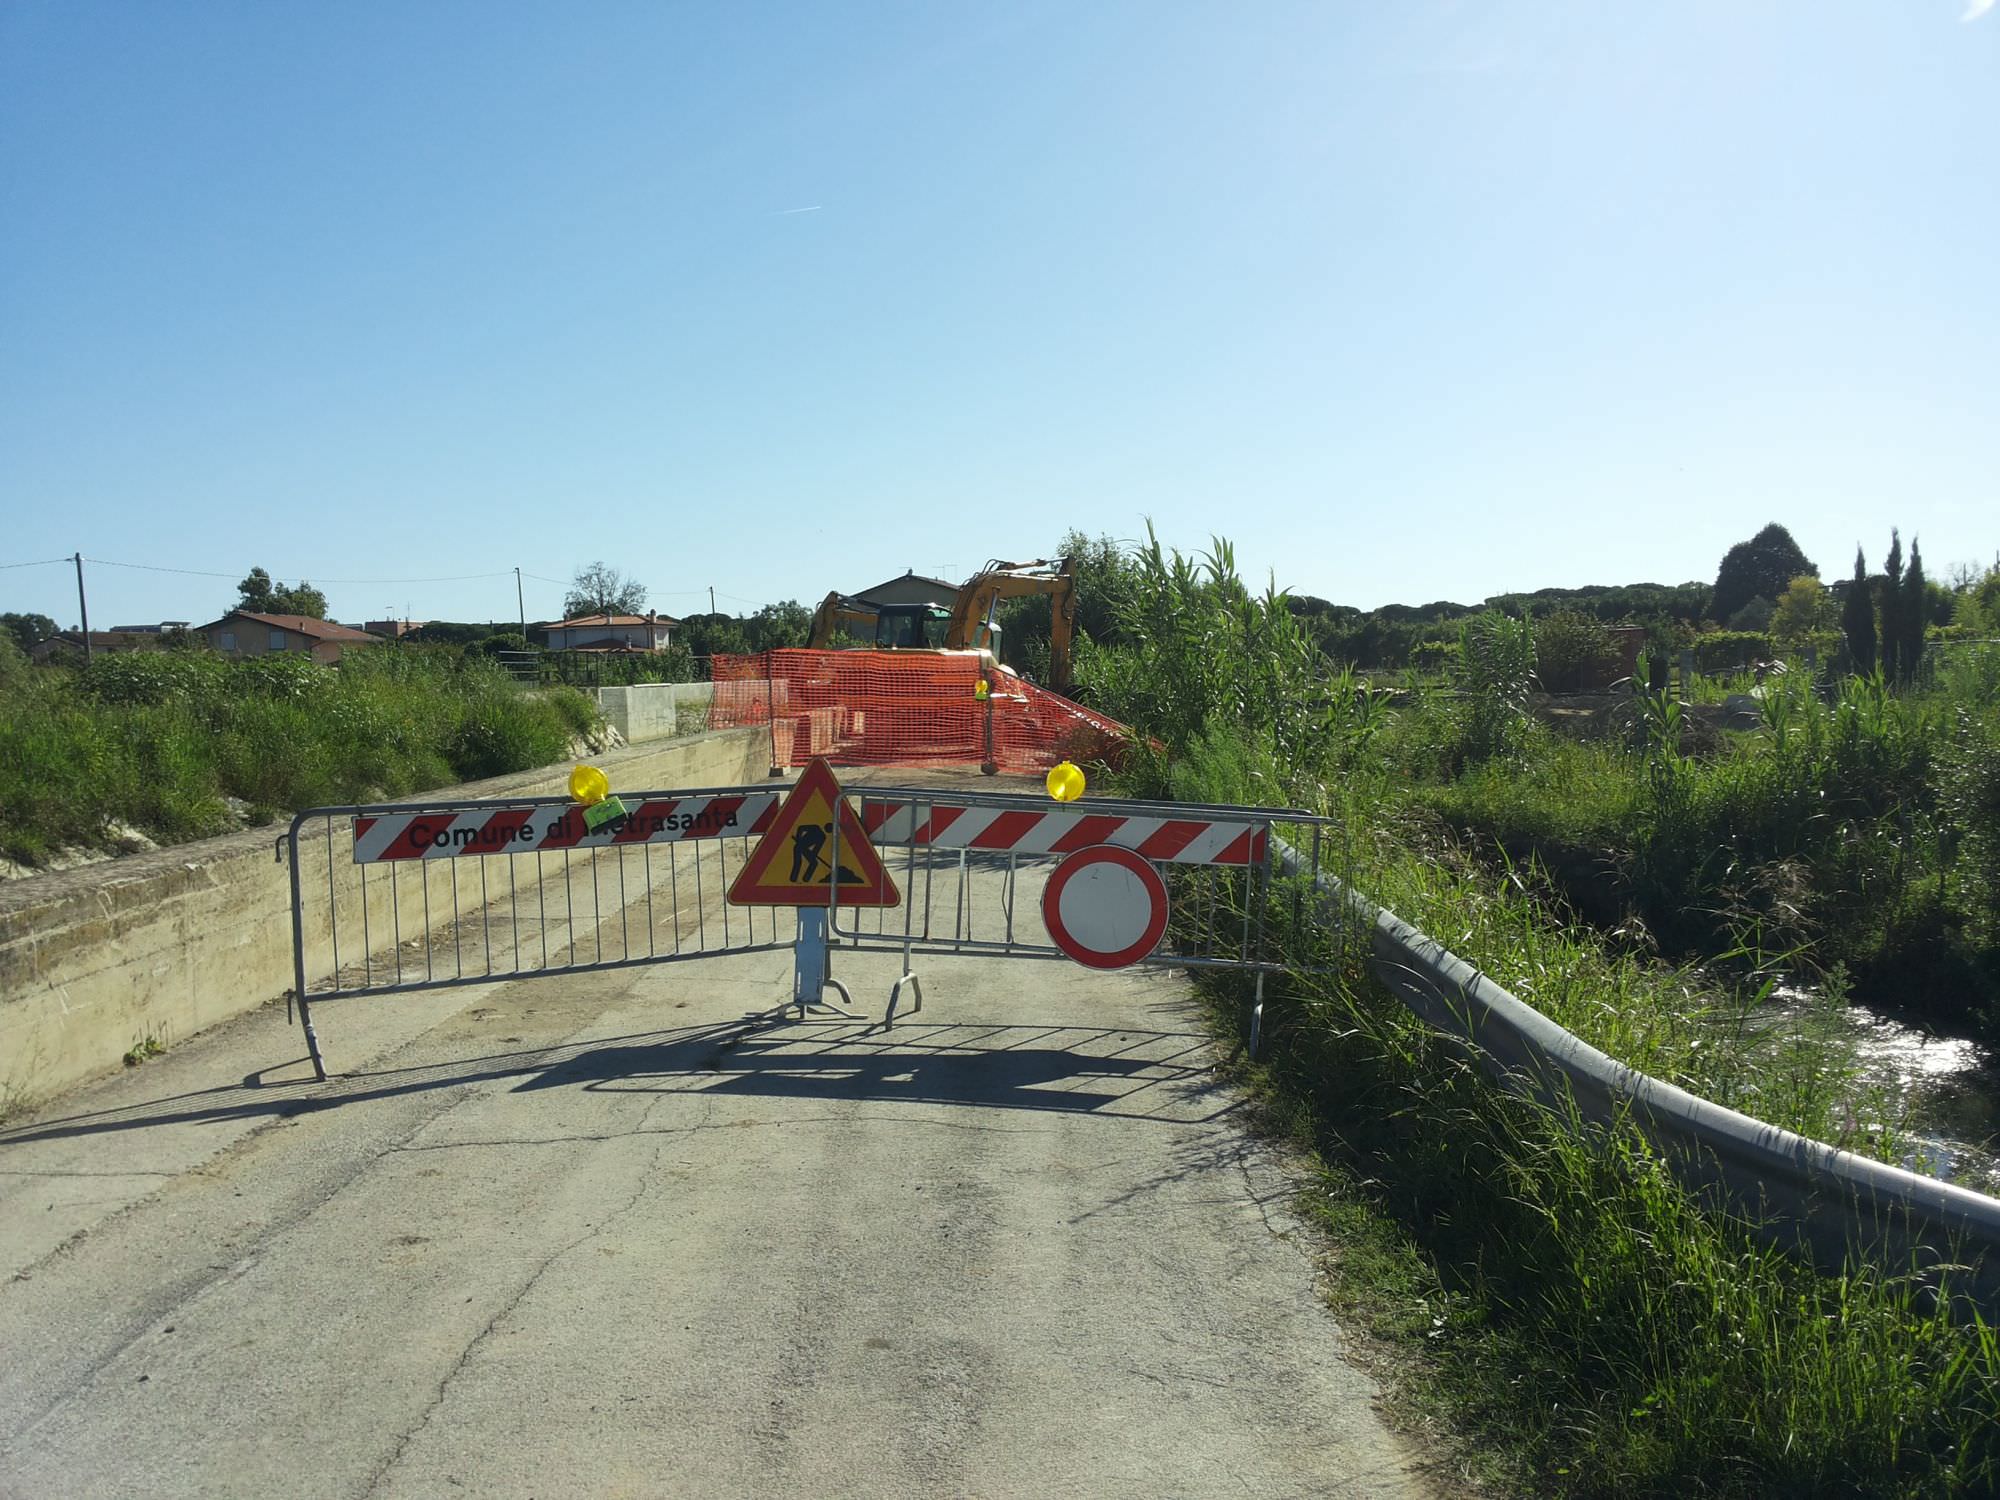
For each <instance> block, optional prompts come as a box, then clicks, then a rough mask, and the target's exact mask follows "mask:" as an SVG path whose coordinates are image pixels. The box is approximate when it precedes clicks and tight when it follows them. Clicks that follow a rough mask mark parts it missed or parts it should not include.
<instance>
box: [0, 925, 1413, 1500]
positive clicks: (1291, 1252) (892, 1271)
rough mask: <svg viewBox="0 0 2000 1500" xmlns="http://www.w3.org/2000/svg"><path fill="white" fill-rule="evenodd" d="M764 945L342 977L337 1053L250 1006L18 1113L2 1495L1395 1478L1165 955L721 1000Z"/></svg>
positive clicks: (988, 966) (1275, 1484)
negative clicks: (890, 1002) (475, 979)
mask: <svg viewBox="0 0 2000 1500" xmlns="http://www.w3.org/2000/svg"><path fill="white" fill-rule="evenodd" d="M837 972H838V973H839V974H840V975H841V976H842V977H843V978H844V979H845V980H846V981H847V982H848V983H849V985H850V986H851V987H852V989H853V991H854V993H855V997H856V1000H857V1002H858V1003H860V1004H862V1005H863V1006H865V1007H866V1008H868V1009H870V1010H872V1011H873V1012H874V1013H875V1014H876V1015H879V1014H880V1012H881V1008H882V1002H883V1000H884V999H885V997H886V994H887V990H888V986H889V984H890V982H891V980H892V979H893V978H894V977H895V974H896V973H897V972H898V965H897V963H896V961H895V960H894V959H893V958H891V957H888V956H881V955H842V956H841V957H840V958H839V960H838V962H837ZM789 974H790V958H789V955H788V954H783V953H766V954H759V955H751V956H744V957H737V958H725V959H704V960H701V961H699V962H696V963H691V964H679V965H670V966H662V967H658V968H643V969H632V970H621V971H616V972H612V973H600V974H597V975H588V976H573V977H565V978H546V979H536V980H529V981H519V982H515V983H512V984H507V985H488V986H481V987H476V988H469V989H462V990H454V991H446V992H433V993H430V994H424V995H412V996H397V997H390V998H382V999H363V1000H352V1001H344V1002H340V1003H338V1004H336V1005H329V1006H324V1007H322V1008H321V1009H320V1011H319V1012H318V1015H319V1019H320V1021H321V1026H322V1034H323V1035H324V1036H325V1037H326V1038H327V1040H328V1043H329V1046H330V1047H331V1048H332V1049H333V1051H334V1055H335V1057H336V1059H337V1060H338V1061H339V1062H340V1063H341V1064H342V1065H343V1066H345V1067H346V1068H348V1070H349V1071H348V1072H347V1073H345V1074H344V1075H343V1076H342V1077H341V1078H339V1079H338V1080H336V1081H334V1082H332V1083H330V1084H327V1085H317V1084H314V1083H312V1082H311V1081H310V1075H309V1073H307V1071H306V1070H305V1069H304V1067H303V1066H302V1065H301V1064H300V1063H299V1062H297V1061H295V1059H296V1058H297V1057H298V1054H299V1052H300V1051H301V1048H300V1047H299V1044H298V1040H297V1037H298V1034H297V1032H296V1030H293V1029H289V1028H288V1027H287V1024H286V1018H285V1013H284V1010H283V1008H282V1007H281V1006H279V1007H270V1008H266V1009H265V1010H262V1011H259V1012H256V1013H254V1014H252V1015H249V1016H246V1017H244V1018H243V1019H242V1020H240V1021H238V1022H235V1023H232V1024H230V1025H228V1026H224V1027H221V1028H218V1029H217V1030H215V1031H213V1032H210V1033H208V1034H206V1035H204V1036H202V1037H199V1038H196V1039H194V1040H193V1041H191V1042H189V1043H187V1044H185V1045H183V1046H181V1047H178V1048H175V1049H174V1050H172V1051H170V1052H169V1053H167V1054H166V1055H165V1056H163V1057H160V1058H157V1059H155V1060H153V1061H150V1062H148V1063H146V1064H145V1065H143V1066H141V1067H139V1068H135V1069H133V1070H131V1071H129V1072H128V1073H126V1074H124V1075H121V1076H119V1077H117V1078H114V1079H110V1080H107V1081H106V1082H105V1083H103V1084H101V1085H98V1086H95V1087H92V1088H90V1089H86V1090H83V1091H81V1092H79V1093H78V1094H75V1095H72V1096H70V1097H68V1098H66V1099H63V1100H61V1101H58V1102H57V1103H56V1104H55V1105H54V1106H52V1107H50V1108H47V1109H45V1110H43V1111H41V1112H40V1113H39V1114H37V1115H35V1116H33V1117H30V1118H26V1119H17V1120H14V1121H10V1122H9V1123H8V1125H7V1127H6V1128H5V1129H0V1266H4V1270H5V1273H6V1279H5V1281H4V1282H0V1350H4V1351H5V1357H4V1359H0V1494H4V1495H6V1496H9V1497H36V1500H39V1497H58V1496H60V1497H71V1496H75V1497H87V1496H105V1497H117V1500H129V1497H134V1496H194V1495H202V1496H239V1495H240V1496H256V1497H260V1500H263V1497H270V1496H277V1495H286V1496H293V1495H298V1496H352V1497H362V1496H447V1495H449V1496H572V1495H631V1496H702V1497H707V1496H746V1497H748V1496H756V1497H760V1500H776V1497H786V1496H802V1497H812V1500H829V1497H842V1496H931V1495H939V1496H984V1497H997V1496H1037V1497H1040V1496H1072V1495H1074V1496H1092V1497H1116V1496H1148V1497H1152V1496H1203V1497H1206V1496H1217V1495H1233V1494H1243V1495H1256V1496H1260V1497H1272V1500H1275V1497H1285V1496H1327V1495H1340V1496H1346V1495H1355V1496H1364V1495H1365V1496H1412V1495H1429V1494H1431V1493H1432V1492H1433V1491H1432V1488H1431V1484H1430V1482H1429V1481H1428V1480H1427V1479H1426V1478H1425V1477H1424V1472H1425V1471H1424V1465H1423V1455H1420V1454H1415V1453H1413V1452H1411V1451H1410V1450H1409V1449H1408V1448H1407V1447H1406V1446H1405V1445H1404V1444H1403V1443H1402V1442H1401V1441H1399V1440H1398V1439H1397V1438H1396V1437H1395V1436H1394V1435H1393V1434H1391V1433H1390V1432H1389V1431H1388V1430H1387V1429H1386V1428H1385V1427H1384V1425H1383V1423H1382V1421H1381V1420H1380V1418H1379V1416H1378V1412H1377V1406H1376V1402H1377V1392H1376V1390H1375V1387H1374V1385H1373V1384H1372V1383H1371V1381H1370V1380H1369V1379H1368V1378H1367V1376H1366V1375H1365V1374H1364V1373H1362V1372H1361V1371H1359V1370H1358V1369H1356V1368H1355V1367H1354V1366H1353V1365H1352V1364H1351V1362H1350V1361H1349V1359H1348V1358H1347V1356H1346V1352H1345V1343H1344V1339H1343V1336H1342V1333H1341V1330H1340V1329H1339V1327H1338V1326H1337V1325H1336V1323H1335V1322H1334V1321H1333V1319H1332V1318H1331V1316H1330V1315H1329V1314H1328V1313H1327V1311H1326V1309H1325V1308H1324V1306H1323V1305H1322V1304H1321V1302H1320V1301H1319V1299H1318V1298H1317V1296H1316V1294H1315V1290H1314V1281H1315V1273H1314V1265H1315V1258H1316V1256H1317V1254H1318V1253H1319V1250H1320V1248H1321V1247H1320V1246H1319V1245H1318V1243H1317V1242H1316V1240H1315V1239H1314V1236H1313V1234H1312V1232H1311V1231H1309V1230H1307V1229H1305V1228H1303V1227H1302V1226H1300V1225H1299V1224H1297V1223H1295V1222H1294V1221H1293V1220H1292V1218H1291V1217H1290V1216H1289V1214H1288V1213H1287V1211H1286V1205H1287V1202H1288V1200H1289V1198H1290V1196H1291V1191H1292V1183H1291V1178H1290V1176H1289V1174H1288V1169H1287V1165H1286V1163H1285V1162H1284V1160H1283V1159H1282V1158H1281V1157H1280V1156H1278V1155H1277V1154H1276V1153H1275V1152H1274V1151H1273V1150H1272V1149H1271V1148H1269V1147H1267V1146H1265V1145H1262V1144H1260V1143H1259V1142H1257V1141H1256V1140H1254V1139H1253V1138H1251V1137H1250V1136H1248V1135H1247V1134H1246V1133H1245V1132H1244V1131H1243V1129H1242V1128H1241V1127H1240V1126H1239V1124H1238V1123H1237V1119H1236V1115H1237V1101H1236V1099H1235V1098H1234V1096H1232V1095H1231V1094H1230V1093H1229V1092H1228V1091H1227V1090H1226V1089H1224V1088H1222V1087H1221V1086H1219V1085H1218V1084H1217V1083H1216V1081H1215V1080H1214V1079H1213V1077H1212V1076H1211V1075H1210V1073H1209V1072H1208V1071H1207V1068H1206V1059H1207V1052H1206V1048H1205V1045H1204V1043H1203V1041H1202V1039H1201V1037H1200V1035H1199V1027H1198V1025H1197V1023H1196V1020H1195V1014H1194V1006H1193V1004H1192V1002H1191V1000H1190V998H1189V995H1188V992H1187V989H1186V986H1185V984H1184V983H1183V982H1182V981H1181V980H1180V979H1179V978H1178V977H1175V976H1168V975H1160V974H1145V973H1130V974H1122V975H1103V974H1093V973H1090V972H1087V971H1085V970H1082V969H1079V968H1076V967H1074V966H1071V965H1068V964H1060V963H1035V962H1025V961H1020V960H1013V961H1000V960H987V959H968V958H950V959H936V960H931V961H928V966H927V968H926V970H925V974H926V991H925V1002H926V1003H925V1007H924V1009H923V1011H922V1012H921V1013H920V1014H919V1015H917V1016H916V1017H914V1018H913V1019H912V1020H909V1021H907V1022H899V1024H898V1025H897V1026H896V1027H895V1028H894V1030H892V1031H890V1032H887V1033H884V1032H882V1031H881V1030H879V1029H876V1028H873V1027H872V1026H871V1025H869V1024H868V1023H864V1022H846V1021H841V1022H834V1023H823V1022H814V1023H807V1024H798V1023H784V1024H775V1025H772V1024H751V1023H747V1022H746V1021H745V1019H744V1018H745V1016H746V1013H749V1012H752V1011H757V1010H762V1009H764V1008H766V1007H769V1006H771V1005H772V1004H774V1003H775V1002H776V1001H777V1000H779V999H780V998H782V997H783V995H784V994H786V993H788V987H789ZM274 1065H276V1066H274Z"/></svg>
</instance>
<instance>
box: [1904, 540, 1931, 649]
mask: <svg viewBox="0 0 2000 1500" xmlns="http://www.w3.org/2000/svg"><path fill="white" fill-rule="evenodd" d="M1897 603H1898V604H1899V605H1900V611H1899V612H1900V614H1901V616H1902V618H1901V620H1900V621H1899V624H1900V625H1901V626H1902V632H1903V650H1902V666H1903V680H1904V681H1905V682H1913V681H1915V680H1916V676H1917V669H1918V668H1919V667H1920V666H1922V665H1923V660H1924V625H1925V622H1926V617H1927V616H1928V615H1929V613H1930V609H1929V606H1930V596H1929V591H1928V590H1927V589H1926V588H1925V587H1924V554H1923V549H1922V548H1920V547H1919V546H1918V545H1917V539H1916V538H1915V537H1911V538H1910V567H1909V571H1908V572H1906V573H1905V574H1904V575H1903V587H1902V590H1901V592H1900V594H1899V596H1898V599H1897Z"/></svg>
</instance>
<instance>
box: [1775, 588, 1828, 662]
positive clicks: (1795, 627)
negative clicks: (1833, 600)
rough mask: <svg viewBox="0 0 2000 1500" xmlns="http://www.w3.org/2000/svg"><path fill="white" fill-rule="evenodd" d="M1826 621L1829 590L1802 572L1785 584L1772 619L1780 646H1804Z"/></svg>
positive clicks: (1792, 647) (1794, 648)
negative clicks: (1827, 593)
mask: <svg viewBox="0 0 2000 1500" xmlns="http://www.w3.org/2000/svg"><path fill="white" fill-rule="evenodd" d="M1825 618H1826V590H1825V589H1824V588H1822V587H1821V586H1820V581H1819V580H1818V579H1817V578H1815V577H1813V576H1812V575H1811V574H1810V573H1801V574H1800V575H1799V576H1798V577H1797V578H1794V579H1793V580H1792V581H1791V582H1790V583H1788V584H1786V585H1785V591H1784V593H1782V594H1780V595H1779V596H1778V608H1777V610H1776V611H1775V612H1774V613H1773V614H1772V616H1771V634H1772V635H1774V636H1776V637H1777V638H1778V644H1779V645H1781V646H1785V647H1789V648H1791V649H1793V650H1796V649H1798V648H1799V647H1801V646H1803V645H1804V644H1805V643H1806V641H1807V639H1808V638H1809V637H1811V635H1812V634H1813V632H1814V631H1816V630H1818V629H1819V628H1820V626H1821V624H1822V623H1824V621H1825Z"/></svg>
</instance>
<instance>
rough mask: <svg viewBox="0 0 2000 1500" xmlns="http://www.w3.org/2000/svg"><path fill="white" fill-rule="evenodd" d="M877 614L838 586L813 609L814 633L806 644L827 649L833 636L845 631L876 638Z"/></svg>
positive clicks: (872, 638)
mask: <svg viewBox="0 0 2000 1500" xmlns="http://www.w3.org/2000/svg"><path fill="white" fill-rule="evenodd" d="M875 617H876V612H875V611H874V610H873V609H870V608H868V607H866V606H865V605H863V604H862V603H861V602H860V601H859V600H856V599H849V598H848V597H847V596H846V595H845V594H843V593H841V592H840V591H839V590H838V589H835V590H834V591H833V592H832V593H830V594H828V595H827V596H826V597H825V598H824V599H822V600H820V602H819V608H818V609H816V610H814V611H813V618H812V634H811V636H810V637H808V639H807V644H808V645H810V646H811V647H812V649H813V650H815V651H824V650H826V649H827V648H828V647H830V646H831V645H832V644H833V638H834V637H835V636H837V635H840V634H842V633H843V632H844V633H845V634H847V635H851V636H854V637H855V638H856V639H858V640H863V641H872V640H874V639H875Z"/></svg>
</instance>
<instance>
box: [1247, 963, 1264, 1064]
mask: <svg viewBox="0 0 2000 1500" xmlns="http://www.w3.org/2000/svg"><path fill="white" fill-rule="evenodd" d="M1263 1036H1264V971H1263V970H1262V969H1259V970H1258V971H1257V998H1256V1001H1255V1003H1254V1004H1253V1005H1252V1006H1251V1007H1250V1060H1251V1061H1252V1062H1255V1061H1256V1060H1257V1044H1258V1042H1260V1041H1261V1040H1263Z"/></svg>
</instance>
